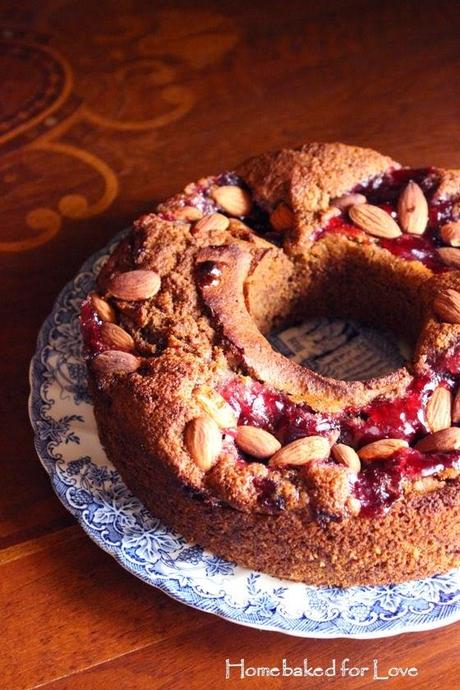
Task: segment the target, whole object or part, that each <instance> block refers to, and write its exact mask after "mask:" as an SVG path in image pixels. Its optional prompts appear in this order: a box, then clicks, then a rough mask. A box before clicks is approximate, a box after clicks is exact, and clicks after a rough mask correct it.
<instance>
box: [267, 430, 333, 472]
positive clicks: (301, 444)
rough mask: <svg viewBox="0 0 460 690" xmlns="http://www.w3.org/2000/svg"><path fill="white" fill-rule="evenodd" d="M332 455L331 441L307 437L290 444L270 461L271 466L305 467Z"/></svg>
mask: <svg viewBox="0 0 460 690" xmlns="http://www.w3.org/2000/svg"><path fill="white" fill-rule="evenodd" d="M329 453H330V446H329V441H328V440H327V438H325V437H324V436H305V437H304V438H299V439H297V441H293V442H292V443H289V444H288V445H287V446H284V447H283V448H281V450H279V451H278V452H277V453H275V455H274V456H273V457H272V459H271V460H270V465H271V466H275V467H279V466H282V465H305V464H306V463H307V462H313V461H314V460H323V459H324V458H327V457H328V456H329Z"/></svg>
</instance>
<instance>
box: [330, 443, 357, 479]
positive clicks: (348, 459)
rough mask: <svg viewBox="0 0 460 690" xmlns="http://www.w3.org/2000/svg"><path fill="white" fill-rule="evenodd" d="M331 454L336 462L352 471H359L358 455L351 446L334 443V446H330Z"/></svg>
mask: <svg viewBox="0 0 460 690" xmlns="http://www.w3.org/2000/svg"><path fill="white" fill-rule="evenodd" d="M332 455H333V457H334V459H335V460H337V462H340V464H341V465H345V467H348V469H350V470H351V471H352V472H359V471H360V469H361V461H360V459H359V455H358V453H357V452H356V451H355V450H354V449H353V448H351V446H347V445H345V443H336V445H335V446H332Z"/></svg>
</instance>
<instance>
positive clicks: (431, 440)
mask: <svg viewBox="0 0 460 690" xmlns="http://www.w3.org/2000/svg"><path fill="white" fill-rule="evenodd" d="M459 448H460V428H459V427H456V426H451V427H450V428H449V429H442V431H436V432H435V433H434V434H428V436H425V438H422V440H421V441H419V442H418V443H417V445H416V446H415V449H416V450H419V451H420V452H421V453H450V452H451V451H453V450H458V449H459Z"/></svg>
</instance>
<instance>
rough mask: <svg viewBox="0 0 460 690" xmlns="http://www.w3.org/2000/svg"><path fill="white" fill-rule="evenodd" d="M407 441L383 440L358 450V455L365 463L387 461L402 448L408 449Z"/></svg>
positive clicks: (398, 439)
mask: <svg viewBox="0 0 460 690" xmlns="http://www.w3.org/2000/svg"><path fill="white" fill-rule="evenodd" d="M408 447H409V444H408V443H407V441H403V440H402V439H400V438H382V439H380V440H379V441H373V442H372V443H368V444H367V445H365V446H363V447H362V448H360V449H359V450H358V455H359V457H360V459H361V460H362V461H363V462H372V460H386V458H391V456H392V455H393V454H394V453H396V451H398V450H400V449H401V448H408Z"/></svg>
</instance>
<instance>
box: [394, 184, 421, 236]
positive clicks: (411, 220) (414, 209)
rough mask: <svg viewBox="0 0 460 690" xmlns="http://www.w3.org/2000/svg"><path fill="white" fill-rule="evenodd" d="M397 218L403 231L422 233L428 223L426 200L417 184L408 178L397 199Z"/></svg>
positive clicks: (415, 233) (412, 233)
mask: <svg viewBox="0 0 460 690" xmlns="http://www.w3.org/2000/svg"><path fill="white" fill-rule="evenodd" d="M398 220H399V224H400V226H401V227H402V229H403V230H404V232H409V233H410V234H411V235H423V233H424V232H425V230H426V226H427V223H428V202H427V200H426V197H425V195H424V193H423V191H422V189H421V188H420V187H419V185H418V184H417V183H416V182H414V181H413V180H410V181H409V182H408V183H407V186H406V187H405V189H404V191H403V192H402V193H401V194H400V196H399V199H398Z"/></svg>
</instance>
